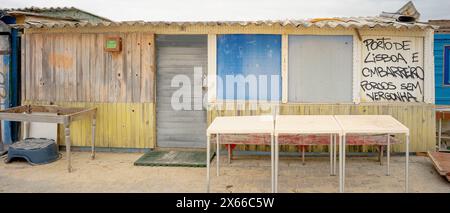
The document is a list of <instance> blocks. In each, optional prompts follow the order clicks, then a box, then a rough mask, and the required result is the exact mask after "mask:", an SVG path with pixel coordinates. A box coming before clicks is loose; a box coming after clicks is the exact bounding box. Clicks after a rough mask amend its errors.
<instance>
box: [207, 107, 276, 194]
mask: <svg viewBox="0 0 450 213" xmlns="http://www.w3.org/2000/svg"><path fill="white" fill-rule="evenodd" d="M273 130H274V119H273V116H272V115H270V116H269V115H261V116H225V117H216V118H215V119H214V121H213V122H212V123H211V125H210V126H209V127H208V129H207V130H206V136H207V141H206V143H207V145H206V162H207V163H206V167H207V173H206V181H207V185H206V191H207V192H209V188H210V187H209V186H210V175H209V173H210V161H211V157H210V155H211V153H210V150H211V145H210V138H211V135H212V134H215V135H216V146H217V147H216V149H217V150H216V155H217V156H216V160H217V166H216V168H217V176H219V147H220V141H219V135H220V134H268V135H270V138H271V142H270V145H271V146H270V150H271V175H272V192H274V191H275V189H274V169H273V167H274V153H273V152H274V149H273V147H274V140H273Z"/></svg>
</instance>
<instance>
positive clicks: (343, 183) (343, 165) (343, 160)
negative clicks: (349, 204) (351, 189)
mask: <svg viewBox="0 0 450 213" xmlns="http://www.w3.org/2000/svg"><path fill="white" fill-rule="evenodd" d="M346 142H347V141H346V136H345V135H344V136H343V139H342V192H345V147H346V145H345V144H346Z"/></svg>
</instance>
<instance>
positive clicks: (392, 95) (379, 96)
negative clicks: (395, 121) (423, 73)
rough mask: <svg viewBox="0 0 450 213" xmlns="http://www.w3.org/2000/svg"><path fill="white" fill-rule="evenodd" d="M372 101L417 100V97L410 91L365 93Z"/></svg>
mask: <svg viewBox="0 0 450 213" xmlns="http://www.w3.org/2000/svg"><path fill="white" fill-rule="evenodd" d="M366 95H367V97H369V98H370V99H371V100H372V101H382V100H386V101H400V102H418V100H417V97H415V96H414V95H412V94H411V93H410V92H381V91H380V92H370V93H366Z"/></svg>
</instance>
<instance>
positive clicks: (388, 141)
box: [386, 134, 391, 176]
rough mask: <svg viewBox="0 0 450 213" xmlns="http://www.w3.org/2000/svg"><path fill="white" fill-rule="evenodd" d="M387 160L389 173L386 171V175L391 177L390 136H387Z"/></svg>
mask: <svg viewBox="0 0 450 213" xmlns="http://www.w3.org/2000/svg"><path fill="white" fill-rule="evenodd" d="M386 158H387V159H386V160H387V171H386V175H387V176H389V175H390V170H391V168H390V166H391V165H390V160H391V137H390V136H389V134H387V149H386Z"/></svg>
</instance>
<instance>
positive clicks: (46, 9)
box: [2, 7, 112, 22]
mask: <svg viewBox="0 0 450 213" xmlns="http://www.w3.org/2000/svg"><path fill="white" fill-rule="evenodd" d="M2 10H4V11H7V12H10V11H24V12H34V13H41V12H64V11H68V10H76V11H80V12H83V13H85V14H89V15H91V16H95V17H97V18H99V19H103V20H104V21H108V22H109V21H111V22H112V20H111V19H108V18H105V17H102V16H99V15H96V14H93V13H91V12H88V11H86V10H82V9H79V8H76V7H23V8H4V9H2Z"/></svg>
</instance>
